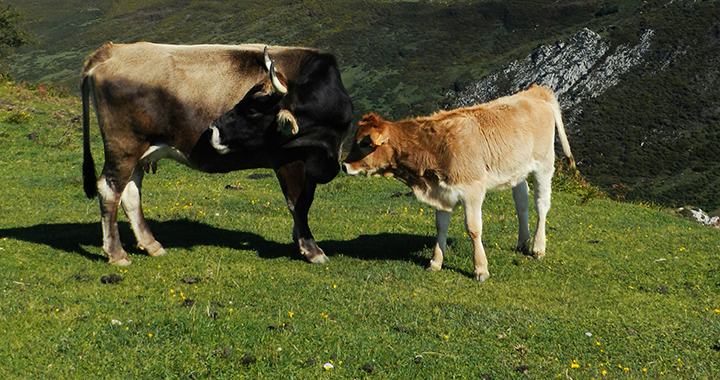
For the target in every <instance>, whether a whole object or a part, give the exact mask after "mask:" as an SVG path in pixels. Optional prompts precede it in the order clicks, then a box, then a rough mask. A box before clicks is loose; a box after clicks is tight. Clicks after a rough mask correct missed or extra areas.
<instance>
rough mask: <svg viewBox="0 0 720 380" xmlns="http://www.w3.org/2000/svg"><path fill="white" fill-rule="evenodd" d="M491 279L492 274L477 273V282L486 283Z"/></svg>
mask: <svg viewBox="0 0 720 380" xmlns="http://www.w3.org/2000/svg"><path fill="white" fill-rule="evenodd" d="M488 277H490V273H484V274H483V273H475V280H476V281H477V282H485V280H487V279H488Z"/></svg>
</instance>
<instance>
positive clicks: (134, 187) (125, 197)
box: [120, 166, 167, 256]
mask: <svg viewBox="0 0 720 380" xmlns="http://www.w3.org/2000/svg"><path fill="white" fill-rule="evenodd" d="M142 180H143V169H142V167H141V166H137V167H135V170H134V171H133V174H132V176H131V177H130V182H128V184H127V185H126V186H125V190H124V191H123V193H122V198H121V200H120V204H121V205H122V207H123V210H125V215H127V217H128V220H129V221H130V225H131V226H132V229H133V232H134V233H135V238H136V239H137V245H138V248H140V249H142V250H144V251H146V252H147V253H148V254H149V255H150V256H161V255H165V254H167V251H166V250H165V248H163V246H162V244H160V243H159V242H158V241H157V240H155V237H154V236H153V234H152V232H150V227H149V226H148V224H147V221H146V220H145V216H144V215H143V212H142V200H141V190H140V189H141V188H142Z"/></svg>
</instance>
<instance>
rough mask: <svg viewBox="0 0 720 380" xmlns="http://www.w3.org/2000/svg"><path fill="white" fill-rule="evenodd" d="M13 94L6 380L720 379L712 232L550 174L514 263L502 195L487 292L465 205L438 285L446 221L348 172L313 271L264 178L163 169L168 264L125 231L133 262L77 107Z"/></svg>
mask: <svg viewBox="0 0 720 380" xmlns="http://www.w3.org/2000/svg"><path fill="white" fill-rule="evenodd" d="M0 99H2V101H0V163H1V165H0V179H1V180H2V182H3V184H2V186H0V268H1V269H0V287H1V288H2V293H1V294H2V295H1V296H0V342H2V343H1V344H0V374H2V376H3V378H7V379H13V378H50V377H51V378H153V379H154V378H183V379H188V378H189V379H219V378H220V379H221V378H233V379H235V378H252V379H277V378H299V379H306V378H318V379H333V378H377V379H412V378H427V379H433V378H434V379H448V378H485V379H508V378H517V379H524V378H533V379H549V378H568V377H570V378H585V379H590V378H595V379H599V378H612V379H626V378H627V379H635V378H648V379H655V378H668V379H674V378H678V379H679V378H684V379H687V378H697V379H712V378H717V377H718V376H719V375H720V371H719V370H718V368H720V366H719V364H720V363H719V362H720V341H719V339H720V275H719V269H720V232H719V231H717V230H713V229H708V228H702V227H700V226H699V225H697V224H694V223H692V222H689V221H686V220H683V219H679V218H676V217H672V216H670V215H669V214H667V213H664V212H662V211H659V210H657V209H656V208H654V207H650V206H647V205H642V204H628V203H617V202H614V201H611V200H607V199H595V198H593V197H592V196H588V193H587V190H583V189H578V188H574V187H573V186H572V185H568V184H567V183H558V184H557V186H556V187H557V188H561V187H562V188H564V190H563V191H556V192H555V193H554V196H553V202H554V203H553V206H552V208H551V210H550V214H549V225H548V227H549V229H548V232H549V234H548V254H547V257H546V258H545V259H544V260H542V261H536V260H531V259H526V258H524V257H522V256H521V255H519V254H517V253H515V252H514V251H513V250H514V247H515V242H516V235H515V234H516V230H515V229H516V226H515V223H516V219H515V216H514V215H513V213H514V211H513V210H514V208H513V204H512V197H511V194H510V193H509V192H495V193H490V194H489V196H488V199H487V201H486V203H485V208H484V210H485V213H484V219H485V225H484V226H485V229H484V233H483V237H484V241H485V245H486V247H487V252H488V256H489V260H490V273H491V277H490V279H489V280H488V281H487V282H486V283H483V284H479V283H477V282H475V281H474V280H473V279H472V259H471V252H472V245H471V243H470V241H469V238H467V237H466V236H465V234H464V233H463V221H462V217H461V213H458V212H456V215H454V216H453V219H452V224H451V226H450V233H449V236H450V238H451V241H450V244H449V252H450V253H449V257H448V258H447V260H446V263H445V266H444V269H443V270H442V271H440V272H437V273H428V272H426V271H425V269H424V266H425V265H426V264H427V261H428V260H429V258H430V255H431V248H432V244H433V237H434V233H435V231H434V217H433V211H432V210H430V209H428V208H427V207H426V206H424V205H422V204H420V203H418V202H417V201H416V200H415V199H414V198H411V197H407V196H405V193H406V192H407V190H406V189H405V187H404V186H403V185H401V184H400V183H399V182H397V181H395V180H391V179H364V178H351V177H347V176H342V175H341V176H339V177H338V178H337V179H336V180H334V181H333V182H331V183H330V184H328V185H324V186H321V187H320V188H319V190H318V193H317V200H316V202H315V204H314V206H313V209H312V210H311V223H312V227H313V230H314V232H315V234H316V238H317V240H318V242H319V244H320V245H321V247H323V248H324V249H325V251H326V252H327V253H328V255H329V256H330V259H331V262H330V263H329V264H327V265H322V266H315V265H310V264H307V263H306V262H304V261H303V260H302V259H301V258H298V257H297V256H296V254H295V253H294V252H295V250H294V248H293V246H292V244H291V243H292V242H291V238H290V229H291V227H292V221H291V218H290V216H289V215H288V213H287V210H286V209H285V202H284V200H283V198H282V193H281V191H280V189H279V186H278V185H277V182H276V180H275V179H274V177H273V176H264V174H270V173H269V172H268V171H262V170H260V171H248V172H237V173H231V174H227V175H205V174H201V173H197V172H193V171H190V170H188V169H186V168H184V167H181V166H179V165H176V164H174V163H171V162H165V161H163V162H161V163H160V167H159V172H158V174H156V175H149V176H147V177H146V181H145V187H144V204H143V207H144V208H145V212H146V215H147V217H148V219H150V220H151V221H152V222H151V224H152V228H153V231H154V232H155V234H156V236H157V238H158V239H159V240H160V241H161V242H162V243H163V244H164V245H165V247H166V248H167V249H168V251H169V252H170V253H169V255H167V256H164V257H159V258H151V257H148V256H145V255H143V254H142V253H141V252H139V251H137V250H136V249H134V248H133V241H134V240H133V238H132V234H131V232H130V229H129V227H128V225H127V223H126V222H124V221H123V222H122V223H121V234H122V236H123V241H124V242H125V244H126V249H128V250H129V252H130V255H131V259H132V260H133V264H132V265H131V266H130V267H128V268H122V269H120V268H116V267H112V266H109V265H108V264H107V263H106V259H105V258H104V257H103V256H102V255H101V254H100V244H101V229H100V224H99V219H100V218H99V211H98V207H97V201H96V200H88V199H86V198H84V195H83V193H82V189H81V183H80V165H81V148H80V147H81V145H80V144H81V140H80V138H81V136H80V134H79V120H78V116H79V110H80V107H79V104H78V101H77V99H75V98H69V97H57V96H56V95H55V94H53V93H52V91H49V90H48V89H47V88H43V87H28V86H20V85H18V84H15V83H13V82H8V81H3V84H2V86H0ZM98 135H99V134H98V133H97V130H96V129H94V135H93V148H94V150H95V155H96V157H101V156H102V149H101V145H100V141H99V136H98ZM97 161H98V162H102V159H98V160H97ZM98 170H99V168H98ZM561 185H562V186H561ZM591 195H592V194H591ZM586 201H587V202H586ZM331 367H332V368H331Z"/></svg>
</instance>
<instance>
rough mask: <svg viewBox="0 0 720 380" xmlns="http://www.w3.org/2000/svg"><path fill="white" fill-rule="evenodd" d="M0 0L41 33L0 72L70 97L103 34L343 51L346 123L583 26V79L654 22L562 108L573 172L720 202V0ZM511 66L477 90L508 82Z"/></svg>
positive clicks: (436, 94) (634, 192)
mask: <svg viewBox="0 0 720 380" xmlns="http://www.w3.org/2000/svg"><path fill="white" fill-rule="evenodd" d="M7 3H8V4H10V5H12V6H13V7H14V8H15V9H17V10H18V11H20V12H21V13H24V14H25V17H26V20H27V28H28V29H29V30H31V31H32V32H33V33H34V34H35V38H36V39H37V40H38V41H39V42H38V44H36V45H34V46H30V47H26V48H24V49H21V50H19V51H17V53H16V54H15V55H14V57H13V59H12V61H11V64H10V67H8V68H7V69H8V70H9V71H10V72H11V73H12V74H13V75H14V76H15V77H16V78H20V79H25V80H28V81H31V82H48V83H53V84H56V85H59V86H65V87H67V88H68V89H70V91H73V92H74V91H77V87H78V83H79V81H78V79H79V72H80V69H81V67H82V63H83V61H84V60H85V59H86V57H87V56H88V55H89V54H90V53H91V52H92V51H94V50H95V49H97V48H98V47H99V46H100V45H101V44H103V43H106V42H109V41H112V42H115V43H121V42H135V41H141V40H145V41H155V42H163V43H182V44H193V43H223V44H224V43H229V44H232V43H244V42H260V43H268V44H284V45H302V46H313V47H317V48H321V49H324V50H328V51H331V52H333V53H335V54H336V55H337V56H338V59H339V61H340V65H341V70H342V72H343V80H344V83H345V85H346V87H347V88H348V91H349V92H350V94H351V96H352V98H353V101H354V104H355V109H356V116H357V117H360V116H361V115H362V114H364V113H367V112H369V111H375V112H378V113H380V114H382V115H383V116H385V117H388V118H390V119H393V120H397V119H400V118H403V117H408V116H416V115H424V114H428V113H431V112H434V111H436V110H438V109H442V108H448V107H452V106H453V105H454V104H456V103H457V102H458V98H460V97H462V96H464V94H467V91H468V89H469V88H472V86H473V85H474V84H476V83H477V82H478V81H481V80H483V78H488V77H492V76H494V75H497V74H498V73H501V72H508V71H507V68H508V65H509V64H510V63H511V62H517V61H523V60H525V59H528V58H529V61H530V62H533V57H537V56H538V54H540V53H542V52H543V51H547V50H548V47H552V46H559V45H563V44H566V43H567V41H571V40H572V38H573V37H574V36H576V35H577V33H578V32H579V31H582V30H584V29H588V30H590V31H592V32H593V33H595V34H596V35H597V36H598V37H599V38H600V39H601V40H602V43H603V44H605V46H606V49H605V51H604V52H603V53H602V54H603V57H599V59H598V60H597V61H596V62H594V63H592V65H591V66H590V67H588V70H587V73H585V74H583V75H585V76H586V77H588V78H590V77H592V76H593V73H594V72H596V71H597V70H600V69H602V68H603V67H602V66H603V63H604V62H608V61H610V60H609V58H610V57H612V56H613V54H615V53H616V52H618V51H619V49H622V48H623V47H633V46H638V45H640V44H641V43H645V42H644V41H645V40H644V39H643V38H644V37H647V36H648V31H651V36H650V37H647V42H646V43H647V46H646V48H645V49H644V50H643V54H642V59H641V61H639V62H638V63H637V64H635V65H633V66H632V67H631V68H628V69H627V70H623V71H622V73H620V74H618V75H617V82H616V83H612V85H611V86H607V87H608V88H606V89H604V91H602V92H597V93H593V94H592V95H591V96H586V97H583V99H582V100H581V102H580V103H578V104H574V105H573V107H571V108H568V109H566V110H565V117H566V119H567V123H568V125H567V128H568V131H569V138H570V141H571V145H572V147H573V153H574V155H575V156H576V158H577V159H578V161H579V164H580V165H579V169H580V170H581V171H582V173H583V174H584V175H585V176H586V178H587V179H588V180H589V181H590V182H592V183H594V184H596V185H599V186H601V187H602V188H603V189H605V190H606V191H607V192H608V194H610V195H611V196H612V197H615V198H618V199H626V200H643V201H653V202H656V203H661V204H664V205H668V206H673V205H675V206H682V205H686V204H692V205H696V206H699V207H701V208H703V209H705V210H706V211H710V212H711V213H718V212H720V90H718V88H720V86H719V85H720V83H719V80H718V72H719V71H720V48H719V47H720V46H719V44H718V42H720V21H719V20H720V6H719V5H720V4H719V2H718V1H678V0H664V1H640V0H616V1H612V0H609V1H596V0H576V1H562V2H558V1H544V0H541V1H518V0H509V1H502V0H497V1H362V0H342V1H336V2H332V4H324V2H316V1H282V0H266V1H226V2H219V1H196V0H184V1H167V0H150V1H135V0H117V1H109V0H99V1H95V2H94V3H93V4H92V6H89V5H88V4H87V3H86V2H82V1H77V0H59V1H54V2H52V4H47V2H45V1H40V0H22V1H21V0H11V1H7ZM550 50H552V49H550ZM550 58H552V57H550ZM605 58H608V59H605ZM610 63H611V64H612V62H610ZM562 64H563V63H559V65H562ZM604 68H605V69H607V68H608V67H607V66H605V67H604ZM4 69H5V68H4ZM504 69H505V71H504ZM530 69H532V67H530ZM610 69H611V70H613V69H615V68H614V67H613V66H612V65H611V66H610ZM510 74H511V75H510V76H508V75H506V76H504V77H502V78H501V79H502V80H500V81H498V82H497V83H496V85H495V86H493V87H492V88H490V89H488V90H485V93H484V94H482V96H481V97H482V98H488V99H489V98H493V97H497V96H500V95H504V93H505V92H507V91H508V89H510V88H512V87H513V82H514V81H515V82H516V83H515V85H518V82H517V78H515V77H514V76H513V75H514V74H513V73H512V72H510ZM580 79H581V80H582V78H580ZM556 90H557V89H556ZM578 91H579V90H578Z"/></svg>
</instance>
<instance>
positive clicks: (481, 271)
mask: <svg viewBox="0 0 720 380" xmlns="http://www.w3.org/2000/svg"><path fill="white" fill-rule="evenodd" d="M484 199H485V191H484V190H483V191H478V192H477V193H476V194H472V195H471V196H470V197H468V198H466V199H465V200H464V201H463V207H464V208H465V227H466V228H467V231H468V235H470V238H471V239H472V241H473V249H474V256H473V261H474V263H475V279H476V280H478V281H485V280H487V279H488V277H490V272H489V271H488V261H487V257H486V256H485V248H483V244H482V204H483V200H484Z"/></svg>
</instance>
